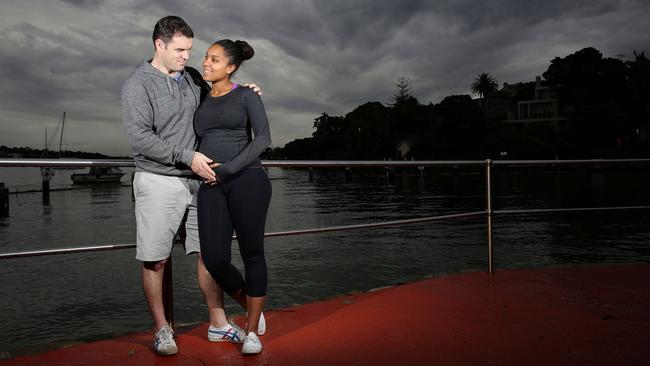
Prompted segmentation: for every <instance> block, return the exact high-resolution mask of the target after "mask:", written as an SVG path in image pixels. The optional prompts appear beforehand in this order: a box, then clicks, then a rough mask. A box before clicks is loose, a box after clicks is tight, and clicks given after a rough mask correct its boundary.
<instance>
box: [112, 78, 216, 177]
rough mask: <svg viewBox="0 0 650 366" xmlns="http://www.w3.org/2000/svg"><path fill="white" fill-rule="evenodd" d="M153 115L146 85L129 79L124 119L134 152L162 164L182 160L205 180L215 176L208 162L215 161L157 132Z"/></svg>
mask: <svg viewBox="0 0 650 366" xmlns="http://www.w3.org/2000/svg"><path fill="white" fill-rule="evenodd" d="M153 116H154V114H153V107H152V105H151V102H150V100H149V97H148V94H147V91H146V89H145V88H144V86H143V85H142V84H140V83H136V82H133V81H132V80H129V81H127V82H126V83H125V84H124V87H123V88H122V118H123V122H124V130H125V132H126V136H127V139H128V140H129V144H130V145H131V148H132V149H133V151H135V152H137V153H138V154H141V155H144V156H146V157H147V158H148V159H151V160H154V161H157V162H159V163H162V164H177V163H182V164H184V165H186V166H187V167H189V168H191V169H192V170H193V171H194V172H195V173H197V174H199V175H200V176H201V177H203V178H204V179H212V178H213V177H214V172H213V171H212V169H211V168H210V166H209V165H208V164H209V163H210V162H212V160H210V159H209V158H207V157H206V156H205V155H203V154H201V153H199V152H194V151H193V150H190V149H185V148H182V147H179V146H177V145H174V144H172V143H170V142H169V141H166V140H165V139H163V138H162V137H160V136H159V135H157V134H156V133H154V131H153V118H154V117H153Z"/></svg>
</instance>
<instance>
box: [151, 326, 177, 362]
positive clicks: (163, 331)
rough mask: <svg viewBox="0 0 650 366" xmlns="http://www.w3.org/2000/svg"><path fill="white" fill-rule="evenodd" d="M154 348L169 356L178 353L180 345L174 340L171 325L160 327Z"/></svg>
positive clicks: (159, 352) (160, 353) (157, 351)
mask: <svg viewBox="0 0 650 366" xmlns="http://www.w3.org/2000/svg"><path fill="white" fill-rule="evenodd" d="M155 338H156V340H155V341H154V342H153V349H154V350H155V351H156V353H157V354H159V355H161V356H169V355H173V354H176V353H178V347H177V346H176V342H175V341H174V331H173V330H172V328H171V327H170V326H169V325H165V326H164V327H162V328H160V330H159V331H158V333H156V336H155Z"/></svg>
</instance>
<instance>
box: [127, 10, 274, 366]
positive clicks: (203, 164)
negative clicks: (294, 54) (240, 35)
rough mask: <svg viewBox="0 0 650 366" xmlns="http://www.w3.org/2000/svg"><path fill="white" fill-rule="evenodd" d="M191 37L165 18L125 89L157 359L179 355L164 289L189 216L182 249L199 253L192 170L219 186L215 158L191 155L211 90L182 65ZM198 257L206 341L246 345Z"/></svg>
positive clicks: (140, 248)
mask: <svg viewBox="0 0 650 366" xmlns="http://www.w3.org/2000/svg"><path fill="white" fill-rule="evenodd" d="M193 37H194V33H193V32H192V29H191V28H190V26H189V25H188V24H187V23H186V22H185V21H184V20H183V19H181V18H179V17H176V16H167V17H164V18H162V19H160V20H159V21H158V22H157V23H156V26H155V27H154V32H153V43H154V47H155V51H154V56H153V58H152V59H151V60H149V61H144V62H142V63H141V64H140V65H139V66H138V67H137V69H136V70H135V71H134V72H133V74H132V75H131V76H130V77H129V79H128V80H127V81H126V82H125V83H124V85H123V87H122V112H123V120H124V128H125V131H126V135H127V137H128V140H129V144H130V145H131V148H132V149H133V155H134V160H135V166H136V173H135V177H134V180H133V191H134V195H135V216H136V224H137V249H136V259H138V260H140V261H142V287H143V290H144V294H145V298H146V300H147V304H148V305H149V311H150V312H151V315H152V317H153V320H154V331H155V340H154V350H155V352H156V353H157V354H159V355H172V354H175V353H177V352H178V347H177V346H176V342H175V341H174V336H173V335H174V332H173V330H172V329H171V327H170V325H169V323H168V321H167V319H166V318H165V312H164V307H163V297H162V283H163V272H164V270H165V265H166V263H167V259H168V258H169V256H170V254H171V248H172V244H173V239H174V236H175V235H176V232H177V230H178V229H179V227H180V225H181V223H182V221H183V217H184V216H185V214H186V211H187V221H186V223H185V228H186V233H187V237H186V240H185V251H186V253H187V254H190V253H199V252H200V245H199V236H198V225H197V218H196V199H195V198H194V196H195V192H196V191H197V190H198V186H199V181H198V180H196V179H194V178H193V177H192V176H193V173H192V172H194V173H196V174H198V175H199V176H200V177H201V178H202V179H204V180H205V181H214V180H215V173H214V171H213V170H212V167H211V166H210V163H212V160H211V159H209V158H208V157H206V156H205V155H203V154H201V153H199V152H196V151H194V150H195V148H196V137H195V135H194V128H193V118H194V111H195V110H196V108H197V107H198V105H199V103H200V102H201V99H202V97H204V96H205V95H206V93H207V91H208V90H209V89H208V85H207V84H206V83H205V82H204V81H203V80H202V78H201V75H200V73H199V72H198V71H196V70H194V69H192V68H189V67H187V68H186V67H185V66H186V64H187V61H188V60H189V57H190V50H191V49H192V39H193ZM251 87H255V86H254V85H251ZM197 257H198V260H197V267H198V269H197V271H198V273H197V275H198V280H199V287H200V288H201V292H202V293H203V296H204V298H205V300H206V303H207V305H208V311H209V315H210V327H209V329H208V339H209V340H210V341H230V342H236V343H241V342H242V339H243V337H244V331H243V330H242V329H241V328H239V327H238V326H236V325H235V324H232V323H229V322H228V320H227V319H226V316H225V313H224V308H223V291H222V290H221V288H220V287H219V286H218V285H217V284H216V282H215V281H214V280H213V278H212V276H210V274H209V273H208V271H207V270H206V269H205V266H204V265H203V261H202V260H201V257H200V255H199V256H197ZM260 323H262V320H260ZM264 323H265V322H264ZM260 325H261V324H260ZM265 328H266V324H264V329H265Z"/></svg>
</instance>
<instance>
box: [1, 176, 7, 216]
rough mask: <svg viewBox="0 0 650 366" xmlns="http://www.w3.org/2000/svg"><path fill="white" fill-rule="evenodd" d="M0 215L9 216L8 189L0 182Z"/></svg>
mask: <svg viewBox="0 0 650 366" xmlns="http://www.w3.org/2000/svg"><path fill="white" fill-rule="evenodd" d="M0 217H9V189H8V188H5V184H4V183H0Z"/></svg>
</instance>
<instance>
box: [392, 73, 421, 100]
mask: <svg viewBox="0 0 650 366" xmlns="http://www.w3.org/2000/svg"><path fill="white" fill-rule="evenodd" d="M412 84H413V82H412V81H411V79H409V78H407V77H403V76H402V77H400V78H399V79H397V85H396V86H395V92H394V93H393V97H392V98H391V102H392V103H391V106H392V107H397V106H399V105H402V104H416V105H417V104H418V100H417V99H416V98H415V95H414V94H413V89H412V87H411V85H412Z"/></svg>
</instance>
